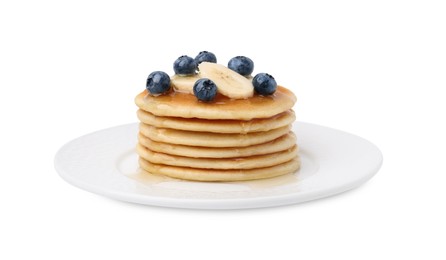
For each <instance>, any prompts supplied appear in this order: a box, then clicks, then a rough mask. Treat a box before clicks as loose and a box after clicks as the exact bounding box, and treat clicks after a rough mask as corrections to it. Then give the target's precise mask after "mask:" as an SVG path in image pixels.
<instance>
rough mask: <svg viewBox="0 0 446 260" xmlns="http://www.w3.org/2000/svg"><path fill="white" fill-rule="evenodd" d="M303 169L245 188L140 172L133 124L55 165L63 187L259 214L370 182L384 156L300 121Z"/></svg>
mask: <svg viewBox="0 0 446 260" xmlns="http://www.w3.org/2000/svg"><path fill="white" fill-rule="evenodd" d="M293 131H294V132H295V133H296V135H297V138H298V145H299V147H300V156H301V161H302V166H301V169H300V170H299V171H297V172H296V173H294V174H288V175H284V176H280V177H275V178H271V179H265V180H256V181H244V182H214V183H212V182H193V181H183V180H177V179H171V178H167V177H161V176H156V175H151V174H147V173H142V172H141V171H140V170H139V167H138V156H137V154H136V152H135V147H136V143H137V133H138V124H137V123H134V124H128V125H122V126H118V127H113V128H109V129H105V130H101V131H98V132H94V133H91V134H88V135H85V136H82V137H79V138H77V139H75V140H73V141H71V142H69V143H67V144H65V145H64V146H63V147H62V148H61V149H60V150H59V151H58V152H57V154H56V157H55V167H56V170H57V172H58V173H59V174H60V176H61V177H62V178H63V179H65V180H66V181H67V182H69V183H71V184H73V185H74V186H77V187H79V188H81V189H84V190H87V191H91V192H93V193H97V194H100V195H104V196H107V197H110V198H114V199H117V200H122V201H127V202H133V203H140V204H146V205H154V206H164V207H176V208H196V209H240V208H260V207H272V206H280V205H288V204H295V203H301V202H304V201H309V200H314V199H319V198H323V197H328V196H331V195H334V194H337V193H341V192H344V191H347V190H350V189H352V188H355V187H357V186H359V185H360V184H362V183H364V182H366V181H367V180H369V179H370V178H371V177H372V176H373V175H374V174H375V173H376V172H377V171H378V169H379V168H380V166H381V163H382V154H381V152H380V151H379V149H378V148H377V147H376V146H375V145H373V144H372V143H370V142H369V141H367V140H365V139H362V138H360V137H358V136H355V135H351V134H348V133H345V132H341V131H338V130H334V129H331V128H327V127H322V126H318V125H313V124H308V123H302V122H298V123H295V124H294V126H293Z"/></svg>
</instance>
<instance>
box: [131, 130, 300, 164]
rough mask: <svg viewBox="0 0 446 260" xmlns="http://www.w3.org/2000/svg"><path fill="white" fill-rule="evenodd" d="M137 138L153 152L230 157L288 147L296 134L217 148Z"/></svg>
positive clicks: (291, 145)
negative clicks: (249, 143) (256, 143)
mask: <svg viewBox="0 0 446 260" xmlns="http://www.w3.org/2000/svg"><path fill="white" fill-rule="evenodd" d="M138 140H139V143H140V144H141V145H143V146H145V147H147V148H149V149H150V150H152V151H155V152H159V153H166V154H171V155H179V156H188V157H195V158H231V157H246V156H253V155H262V154H269V153H275V152H279V151H283V150H286V149H290V148H291V147H293V146H294V145H295V144H296V136H295V135H294V134H293V133H292V132H289V133H288V134H285V135H283V136H281V137H279V138H277V139H274V140H273V141H270V142H267V143H263V144H258V145H252V146H246V147H224V148H218V147H200V146H186V145H178V144H167V143H160V142H156V141H153V140H150V139H149V138H147V137H146V136H144V135H142V134H139V135H138Z"/></svg>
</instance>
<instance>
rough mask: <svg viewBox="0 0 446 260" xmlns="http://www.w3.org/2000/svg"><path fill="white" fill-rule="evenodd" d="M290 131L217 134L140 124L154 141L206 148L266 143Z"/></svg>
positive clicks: (276, 130) (283, 128)
mask: <svg viewBox="0 0 446 260" xmlns="http://www.w3.org/2000/svg"><path fill="white" fill-rule="evenodd" d="M290 129H291V125H287V126H283V127H281V128H277V129H273V130H270V131H266V132H254V133H248V134H217V133H208V132H192V131H183V130H174V129H168V128H156V127H153V126H150V125H146V124H144V123H140V125H139V130H140V132H141V134H143V135H145V136H147V137H149V138H150V139H152V140H154V141H157V142H162V143H169V144H182V145H189V146H204V147H244V146H250V145H256V144H261V143H266V142H269V141H272V140H274V139H276V138H279V137H280V136H282V135H284V134H287V133H288V132H289V131H290Z"/></svg>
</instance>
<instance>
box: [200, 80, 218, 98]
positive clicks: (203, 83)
mask: <svg viewBox="0 0 446 260" xmlns="http://www.w3.org/2000/svg"><path fill="white" fill-rule="evenodd" d="M194 95H195V96H196V97H197V98H198V99H199V100H201V101H212V100H213V99H214V98H215V95H217V85H215V83H214V82H213V81H212V80H210V79H206V78H202V79H199V80H197V82H195V84H194Z"/></svg>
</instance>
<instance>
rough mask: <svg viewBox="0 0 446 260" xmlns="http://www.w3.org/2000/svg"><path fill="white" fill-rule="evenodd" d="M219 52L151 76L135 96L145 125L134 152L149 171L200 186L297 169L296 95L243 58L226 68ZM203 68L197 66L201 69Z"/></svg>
mask: <svg viewBox="0 0 446 260" xmlns="http://www.w3.org/2000/svg"><path fill="white" fill-rule="evenodd" d="M215 62H216V58H215V55H214V54H212V53H209V52H202V53H200V54H199V55H198V56H197V57H196V58H195V59H193V58H191V57H188V56H181V57H179V58H178V59H177V60H176V61H175V62H174V71H175V75H174V76H172V77H169V76H168V75H167V74H166V73H165V72H161V71H155V72H152V73H151V74H150V75H149V77H148V79H147V86H146V90H144V91H142V92H141V93H139V94H138V95H137V96H136V97H135V103H136V105H137V106H138V108H139V110H138V111H137V116H138V119H139V120H140V121H141V123H140V127H139V130H140V132H139V134H138V145H137V148H136V150H137V153H138V155H139V156H140V159H139V164H140V167H141V168H142V169H143V170H144V171H146V172H147V174H160V175H166V176H169V177H174V178H179V179H185V180H195V181H242V180H254V179H263V178H271V177H275V176H279V175H284V174H291V173H294V172H296V171H297V170H298V169H299V167H300V159H299V155H298V150H299V149H298V147H297V145H296V137H295V135H294V134H293V133H292V132H290V130H291V124H292V123H293V122H294V120H295V114H294V111H293V110H292V108H293V106H294V104H295V102H296V97H295V96H294V94H293V93H292V92H291V91H290V90H288V89H286V88H285V87H282V86H278V85H277V83H276V81H275V79H274V78H273V77H272V76H271V75H269V74H266V73H258V74H257V75H255V76H254V77H252V76H251V73H252V71H253V69H254V63H253V61H252V60H251V59H249V58H247V57H244V56H237V57H234V58H233V59H231V60H230V61H229V63H228V67H226V66H223V65H220V64H216V63H215ZM197 63H198V64H197Z"/></svg>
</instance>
